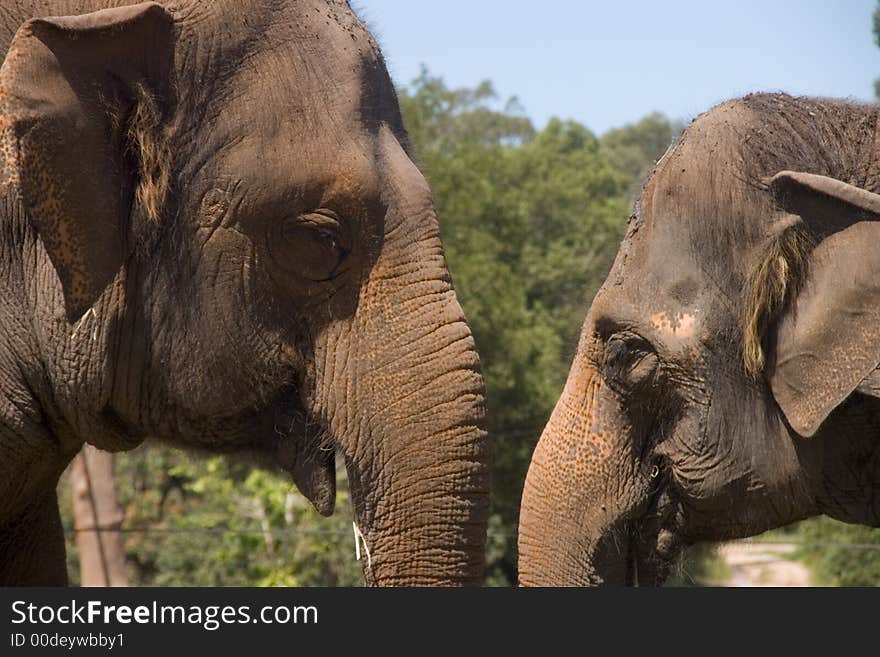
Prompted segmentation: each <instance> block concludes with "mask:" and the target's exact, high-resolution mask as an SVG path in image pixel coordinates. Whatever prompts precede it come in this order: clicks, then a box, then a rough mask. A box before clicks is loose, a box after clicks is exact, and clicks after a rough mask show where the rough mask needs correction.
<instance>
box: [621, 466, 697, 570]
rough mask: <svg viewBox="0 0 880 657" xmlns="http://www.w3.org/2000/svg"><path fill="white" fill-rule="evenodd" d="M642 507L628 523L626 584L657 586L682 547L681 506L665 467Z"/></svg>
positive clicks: (682, 512) (683, 526)
mask: <svg viewBox="0 0 880 657" xmlns="http://www.w3.org/2000/svg"><path fill="white" fill-rule="evenodd" d="M655 480H656V482H657V483H656V484H655V485H654V487H653V489H652V491H651V493H650V496H649V498H648V501H647V504H646V506H645V511H644V513H642V514H641V515H640V516H639V517H638V518H637V519H636V520H635V521H634V522H632V523H631V525H630V531H629V539H630V540H629V550H628V554H627V568H626V585H627V586H660V585H661V584H662V583H663V582H664V581H665V580H666V578H667V577H668V576H669V573H670V571H671V570H672V566H673V564H674V563H675V559H676V557H677V556H678V555H679V554H680V553H681V550H682V549H683V547H684V528H685V514H684V507H683V505H682V504H681V503H680V501H679V500H678V499H677V497H676V495H675V491H674V487H673V485H672V477H671V473H670V471H669V469H668V468H660V469H659V470H658V474H657V476H656V477H655Z"/></svg>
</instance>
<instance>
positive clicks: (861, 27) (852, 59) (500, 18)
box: [353, 0, 880, 133]
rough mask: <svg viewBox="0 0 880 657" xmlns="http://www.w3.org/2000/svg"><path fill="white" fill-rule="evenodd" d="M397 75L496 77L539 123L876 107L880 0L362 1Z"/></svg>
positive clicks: (600, 125) (593, 124) (456, 80)
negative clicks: (718, 107) (831, 105)
mask: <svg viewBox="0 0 880 657" xmlns="http://www.w3.org/2000/svg"><path fill="white" fill-rule="evenodd" d="M353 4H354V5H355V6H356V7H357V9H358V11H359V14H360V15H361V17H362V18H364V19H365V20H366V21H367V23H368V25H369V27H370V29H371V30H373V32H374V33H375V34H377V36H378V37H379V41H380V43H381V45H382V49H383V52H384V54H385V57H386V59H387V61H388V66H389V69H390V71H391V74H392V77H393V78H394V80H395V82H397V83H406V82H409V81H410V80H412V79H413V78H414V77H416V76H417V75H418V73H419V69H420V66H421V65H422V64H423V63H424V64H425V65H427V66H428V68H429V70H430V71H431V73H432V74H434V75H439V76H441V77H443V78H444V79H445V80H446V82H447V84H449V85H451V86H473V85H475V84H477V83H478V82H480V81H481V80H484V79H490V80H492V81H493V83H494V84H495V87H496V89H497V90H498V92H499V94H500V95H502V96H503V97H507V96H514V95H515V96H517V97H518V98H519V100H520V102H521V104H522V105H523V106H524V107H525V110H526V113H527V114H528V115H529V116H530V117H531V118H532V119H533V120H534V121H535V123H536V125H537V126H538V127H541V126H543V125H544V124H545V123H546V121H547V119H549V118H550V117H551V116H559V117H562V118H573V119H576V120H578V121H580V122H582V123H584V124H586V125H587V126H588V127H589V128H591V129H592V130H594V131H596V132H598V133H602V132H604V131H605V130H607V129H608V128H611V127H615V126H619V125H622V124H624V123H628V122H632V121H635V120H638V119H639V118H640V117H642V116H644V115H645V114H648V113H649V112H651V111H654V110H657V111H660V112H663V113H664V114H666V115H668V116H670V117H672V118H683V119H688V118H690V117H692V116H694V115H696V114H698V113H700V112H702V111H704V110H706V109H708V108H709V107H711V106H712V105H714V104H715V103H717V102H719V101H722V100H725V99H727V98H731V97H734V96H738V95H742V94H745V93H748V92H750V91H787V92H789V93H797V94H809V95H820V96H837V97H850V98H856V99H862V100H869V99H872V97H873V82H874V79H875V78H877V77H880V48H877V46H876V45H875V44H874V39H873V33H872V31H871V25H872V22H871V16H872V13H873V10H874V7H875V4H876V0H800V1H797V2H795V1H794V0H763V1H759V0H726V1H724V2H719V1H716V0H703V1H698V0H664V1H662V2H661V1H657V2H649V1H648V0H606V1H602V2H597V1H595V0H581V1H580V2H577V1H576V0H547V1H545V2H536V1H535V0H529V1H524V0H506V1H505V0H442V1H439V2H437V1H434V2H428V1H426V0H354V1H353Z"/></svg>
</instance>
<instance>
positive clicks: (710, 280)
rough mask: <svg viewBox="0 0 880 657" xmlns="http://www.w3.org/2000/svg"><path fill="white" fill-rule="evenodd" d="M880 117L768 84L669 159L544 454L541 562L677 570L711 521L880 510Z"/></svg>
mask: <svg viewBox="0 0 880 657" xmlns="http://www.w3.org/2000/svg"><path fill="white" fill-rule="evenodd" d="M878 128H880V124H878V107H877V106H876V105H859V104H855V103H848V102H842V101H835V100H828V99H821V100H820V99H810V98H794V97H790V96H787V95H782V94H772V95H769V94H760V95H751V96H746V97H745V98H741V99H738V100H733V101H730V102H726V103H724V104H721V105H719V106H717V107H715V108H713V109H712V110H710V111H709V112H707V113H706V114H704V115H702V116H700V117H698V118H697V119H696V120H695V121H694V122H693V124H692V125H691V126H690V127H689V128H688V129H687V130H686V131H685V132H684V134H683V136H682V138H681V140H680V141H679V143H678V144H677V145H675V146H674V147H672V148H671V149H670V150H669V151H668V152H667V154H666V155H665V156H664V157H663V158H662V159H661V160H660V161H659V162H658V163H657V165H656V167H655V170H654V171H653V173H652V174H651V176H650V178H649V179H648V181H647V183H646V184H645V186H644V188H643V190H642V192H641V195H640V198H639V200H638V201H637V203H636V205H635V209H634V212H633V215H632V217H631V219H630V221H629V225H628V230H627V234H626V237H625V238H624V240H623V243H622V244H621V247H620V250H619V252H618V255H617V259H616V261H615V263H614V265H613V268H612V270H611V272H610V274H609V275H608V278H607V279H606V281H605V283H604V285H603V286H602V288H601V290H600V291H599V293H598V294H597V295H596V298H595V299H594V301H593V303H592V306H591V308H590V311H589V313H588V315H587V318H586V321H585V323H584V326H583V332H582V334H581V339H580V344H579V347H578V351H577V354H576V356H575V358H574V363H573V366H572V368H571V371H570V373H569V378H568V381H567V383H566V386H565V389H564V392H563V393H562V396H561V398H560V400H559V402H558V404H557V406H556V409H555V410H554V412H553V415H552V417H551V419H550V421H549V423H548V425H547V427H546V429H545V430H544V433H543V435H542V437H541V439H540V442H539V443H538V446H537V448H536V451H535V453H534V455H533V458H532V464H531V466H530V469H529V473H528V477H527V481H526V486H525V490H524V494H523V502H522V509H521V517H520V530H519V564H520V580H521V582H522V583H523V584H526V585H592V584H611V585H618V584H648V585H652V584H659V583H661V582H662V581H663V580H664V578H665V577H666V576H667V574H668V571H669V568H670V563H671V562H672V560H673V558H674V557H675V555H676V554H677V553H678V551H679V550H680V549H681V548H682V547H683V546H685V545H688V544H690V543H693V542H696V541H703V540H724V539H732V538H737V537H744V536H748V535H752V534H756V533H759V532H761V531H764V530H767V529H770V528H773V527H778V526H781V525H784V524H787V523H790V522H793V521H796V520H799V519H802V518H806V517H808V516H813V515H816V514H827V515H829V516H832V517H834V518H838V519H840V520H843V521H846V522H853V523H864V524H869V525H878V524H880V504H878V502H880V494H878V492H880V399H878V398H877V397H878V395H880V371H878V369H877V368H878V365H880V251H878V248H880V223H878V222H877V220H878V219H880V195H878V194H877V193H876V192H878V191H880V131H878Z"/></svg>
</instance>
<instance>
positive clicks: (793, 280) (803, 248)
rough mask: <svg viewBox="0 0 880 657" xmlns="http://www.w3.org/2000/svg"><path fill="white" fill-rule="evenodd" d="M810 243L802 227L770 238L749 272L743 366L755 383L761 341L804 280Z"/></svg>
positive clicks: (760, 360) (762, 358) (761, 365)
mask: <svg viewBox="0 0 880 657" xmlns="http://www.w3.org/2000/svg"><path fill="white" fill-rule="evenodd" d="M813 246H814V240H813V238H812V236H811V235H810V233H809V232H808V231H807V229H806V227H805V226H804V224H803V223H800V222H798V223H794V224H791V225H789V226H787V227H786V228H785V229H784V230H782V231H781V232H779V233H777V234H775V235H773V236H772V237H771V238H770V239H769V240H768V241H767V243H766V244H765V245H764V247H763V248H762V249H761V250H760V252H759V253H758V255H757V257H756V258H755V259H754V260H753V262H752V265H751V267H750V268H749V272H748V276H747V280H746V295H745V304H744V313H743V364H744V365H745V369H746V373H747V374H748V375H749V376H750V377H752V378H754V379H757V378H758V376H760V374H761V372H762V371H763V369H764V364H765V360H766V359H765V356H764V347H763V339H764V335H765V333H766V331H767V328H768V327H769V326H770V324H771V322H772V321H773V320H774V319H775V318H776V317H777V315H778V314H779V312H780V311H781V310H782V309H783V308H784V307H785V306H786V304H787V303H788V302H789V300H790V299H792V298H793V297H794V296H796V295H797V293H798V292H799V291H800V289H801V286H802V285H803V284H804V281H805V280H806V278H807V272H808V268H809V267H808V265H809V254H810V251H811V250H812V249H813Z"/></svg>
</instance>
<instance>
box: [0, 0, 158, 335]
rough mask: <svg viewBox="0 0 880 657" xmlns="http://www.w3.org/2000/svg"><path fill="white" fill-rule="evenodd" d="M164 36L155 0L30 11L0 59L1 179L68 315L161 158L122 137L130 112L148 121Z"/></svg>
mask: <svg viewBox="0 0 880 657" xmlns="http://www.w3.org/2000/svg"><path fill="white" fill-rule="evenodd" d="M172 42H173V22H172V18H171V16H170V15H169V14H168V13H167V12H166V11H165V10H164V9H163V8H162V7H161V6H160V5H158V4H155V3H143V4H139V5H134V6H128V7H120V8H116V9H107V10H102V11H98V12H94V13H90V14H84V15H81V16H70V17H60V18H39V19H33V20H30V21H28V22H27V23H25V24H24V25H23V26H22V27H21V28H20V29H19V30H18V32H17V33H16V35H15V38H14V40H13V42H12V44H11V45H10V48H9V51H8V52H7V55H6V59H5V60H4V62H3V66H2V68H0V157H2V164H0V166H2V175H0V184H2V185H4V186H5V187H7V188H9V187H12V188H15V191H16V192H17V193H18V194H19V196H20V197H21V199H22V201H23V203H24V207H25V209H26V211H27V214H28V215H29V219H30V221H31V223H32V225H33V226H34V228H35V229H36V231H37V233H38V235H39V237H40V239H41V240H42V242H43V245H44V246H45V249H46V252H47V254H48V256H49V258H50V260H51V262H52V265H53V266H54V268H55V270H56V272H57V274H58V278H59V279H60V282H61V286H62V289H63V292H64V302H65V310H66V314H67V318H68V321H71V322H72V321H75V320H76V319H78V318H79V317H80V316H81V315H82V314H83V313H84V312H85V311H86V310H87V309H88V308H89V307H90V306H91V305H92V304H93V303H94V302H95V301H96V300H97V298H98V297H99V296H100V294H101V292H102V291H103V290H104V288H105V287H106V286H107V285H108V284H109V283H110V282H111V281H112V280H113V278H114V277H115V275H116V272H117V271H118V270H119V268H120V267H121V266H122V264H123V262H124V259H125V256H126V243H127V241H128V239H127V229H128V225H127V223H128V219H129V217H130V214H131V210H132V205H133V199H134V196H135V193H136V192H137V193H138V195H140V191H139V189H138V185H139V184H141V183H144V182H147V183H149V184H152V185H154V186H155V185H156V184H157V180H156V175H157V174H156V173H155V170H156V169H157V168H158V163H156V162H152V163H151V162H147V161H145V160H146V159H150V158H143V157H142V156H141V152H139V149H140V150H145V149H144V148H143V146H144V144H143V143H141V144H135V145H134V147H132V146H131V136H132V134H133V132H136V130H135V131H133V130H132V128H131V120H132V117H134V116H137V115H140V116H141V118H140V122H141V123H142V124H146V123H152V124H153V125H152V128H156V124H157V123H158V117H157V115H158V114H161V110H160V109H159V100H157V99H169V98H170V81H169V79H170V75H169V72H170V68H171V62H172V52H173V46H172ZM144 105H148V106H149V107H144ZM145 116H146V117H147V118H144V117H145ZM141 127H143V126H141ZM141 137H143V136H141ZM141 137H138V139H137V140H136V141H141V142H143V141H144V140H145V139H146V138H141ZM152 150H153V151H155V149H152ZM132 151H134V152H132ZM151 158H152V160H155V159H156V157H155V152H152V154H151ZM143 177H147V178H150V180H149V181H144V180H141V179H140V178H143ZM160 178H161V176H160ZM154 197H155V194H154ZM154 201H155V199H154ZM154 204H155V203H154ZM153 210H154V211H155V208H153Z"/></svg>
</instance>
